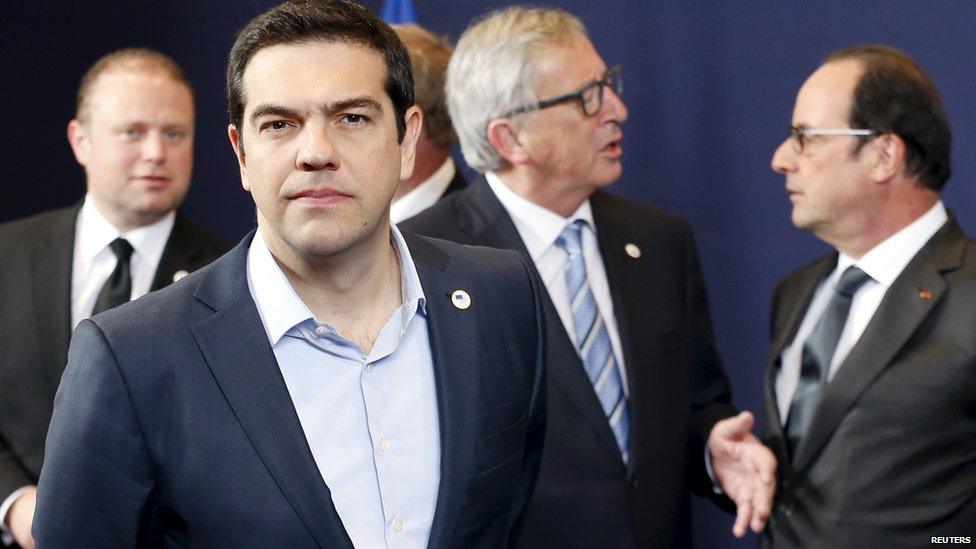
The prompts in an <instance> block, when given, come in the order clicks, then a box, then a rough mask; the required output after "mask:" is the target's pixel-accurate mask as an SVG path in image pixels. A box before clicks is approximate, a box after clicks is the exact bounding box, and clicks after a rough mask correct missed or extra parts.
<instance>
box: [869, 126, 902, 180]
mask: <svg viewBox="0 0 976 549" xmlns="http://www.w3.org/2000/svg"><path fill="white" fill-rule="evenodd" d="M907 148H908V146H907V145H906V144H905V141H904V140H903V139H902V138H901V137H900V136H898V135H897V134H894V133H885V134H881V135H879V136H878V137H876V138H875V139H874V149H875V151H876V153H875V158H874V159H873V161H874V166H873V167H872V168H871V179H873V180H874V181H875V182H878V183H883V182H886V181H890V180H891V179H892V178H893V177H895V176H897V175H899V174H901V173H902V172H904V170H905V151H906V149H907Z"/></svg>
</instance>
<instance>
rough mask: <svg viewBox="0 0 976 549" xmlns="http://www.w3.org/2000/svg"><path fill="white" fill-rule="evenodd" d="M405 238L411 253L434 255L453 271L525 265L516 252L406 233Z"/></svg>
mask: <svg viewBox="0 0 976 549" xmlns="http://www.w3.org/2000/svg"><path fill="white" fill-rule="evenodd" d="M404 238H405V239H406V241H407V246H408V247H409V248H410V250H411V253H425V254H429V255H430V254H433V255H435V256H436V257H438V258H439V260H440V261H441V262H442V264H443V265H446V264H447V261H448V260H449V261H450V264H451V268H452V269H462V270H471V271H472V272H481V271H485V270H488V271H492V270H494V269H502V268H506V267H509V268H510V267H517V266H520V265H524V263H525V262H524V260H523V259H522V256H521V255H520V254H519V253H518V252H516V251H514V250H507V249H501V248H489V247H487V246H472V245H468V244H459V243H457V242H452V241H450V240H443V239H440V238H434V237H430V236H422V235H420V234H414V233H404Z"/></svg>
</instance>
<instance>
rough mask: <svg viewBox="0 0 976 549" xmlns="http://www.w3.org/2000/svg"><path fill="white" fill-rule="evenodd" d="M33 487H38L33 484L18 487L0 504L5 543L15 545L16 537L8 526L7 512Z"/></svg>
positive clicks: (0, 531) (0, 528) (1, 533)
mask: <svg viewBox="0 0 976 549" xmlns="http://www.w3.org/2000/svg"><path fill="white" fill-rule="evenodd" d="M31 488H36V486H33V485H31V486H24V487H23V488H18V489H17V490H15V491H14V493H12V494H10V495H9V496H7V499H5V500H3V505H0V542H2V543H3V544H4V545H13V543H14V537H13V536H12V535H10V529H9V528H7V513H9V512H10V508H11V507H13V505H14V502H15V501H17V498H19V497H20V496H22V495H24V493H25V492H27V491H28V490H30V489H31Z"/></svg>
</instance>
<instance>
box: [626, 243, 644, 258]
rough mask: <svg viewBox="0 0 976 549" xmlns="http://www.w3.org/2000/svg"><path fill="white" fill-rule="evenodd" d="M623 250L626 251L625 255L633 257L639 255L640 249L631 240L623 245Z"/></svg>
mask: <svg viewBox="0 0 976 549" xmlns="http://www.w3.org/2000/svg"><path fill="white" fill-rule="evenodd" d="M624 251H625V252H627V255H629V256H630V257H632V258H634V259H637V258H639V257H640V256H641V249H640V248H638V247H637V244H634V243H633V242H628V243H627V245H626V246H624Z"/></svg>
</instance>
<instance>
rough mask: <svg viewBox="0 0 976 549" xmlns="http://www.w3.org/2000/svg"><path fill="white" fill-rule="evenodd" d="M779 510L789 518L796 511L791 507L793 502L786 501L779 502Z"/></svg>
mask: <svg viewBox="0 0 976 549" xmlns="http://www.w3.org/2000/svg"><path fill="white" fill-rule="evenodd" d="M779 511H780V513H783V515H784V516H785V517H786V518H790V517H792V516H793V514H794V513H796V509H795V508H794V507H793V504H791V503H788V502H783V503H780V504H779Z"/></svg>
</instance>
